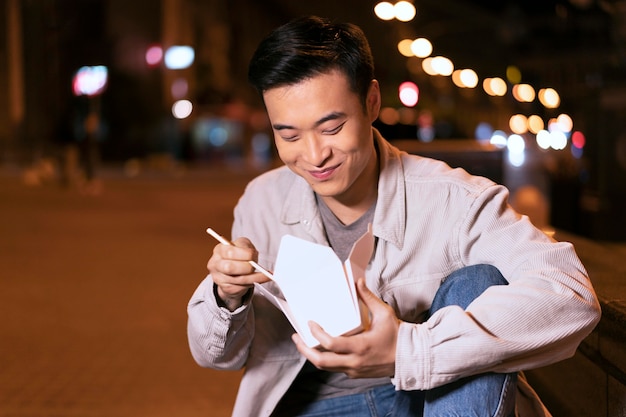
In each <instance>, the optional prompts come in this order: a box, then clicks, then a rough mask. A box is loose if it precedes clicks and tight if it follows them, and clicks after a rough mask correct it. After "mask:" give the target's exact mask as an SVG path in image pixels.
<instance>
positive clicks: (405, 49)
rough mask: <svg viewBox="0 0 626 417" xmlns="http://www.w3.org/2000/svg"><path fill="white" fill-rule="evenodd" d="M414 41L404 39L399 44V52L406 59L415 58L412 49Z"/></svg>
mask: <svg viewBox="0 0 626 417" xmlns="http://www.w3.org/2000/svg"><path fill="white" fill-rule="evenodd" d="M411 45H413V41H412V40H411V39H402V40H401V41H400V42H398V51H399V52H400V53H401V54H402V55H404V56H405V57H407V58H408V57H411V56H413V49H412V48H411Z"/></svg>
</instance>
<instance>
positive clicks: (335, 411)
mask: <svg viewBox="0 0 626 417" xmlns="http://www.w3.org/2000/svg"><path fill="white" fill-rule="evenodd" d="M507 284H508V282H507V281H506V280H505V279H504V277H503V276H502V274H501V273H500V271H498V270H497V269H496V268H495V267H493V266H489V265H476V266H470V267H466V268H463V269H460V270H458V271H456V272H454V273H452V274H451V275H450V276H449V277H447V278H446V279H445V281H444V282H443V283H442V285H441V287H440V288H439V290H438V291H437V294H436V295H435V298H434V300H433V304H432V306H431V308H430V314H432V313H434V312H435V311H437V310H439V309H440V308H442V307H445V306H448V305H458V306H461V307H463V308H466V307H467V306H468V305H469V304H470V303H471V302H472V301H473V300H474V299H475V298H476V297H478V296H479V295H480V294H482V293H483V292H484V291H485V290H486V289H487V288H488V287H491V286H493V285H507ZM516 387H517V374H516V373H512V374H496V373H486V374H480V375H475V376H471V377H467V378H463V379H460V380H457V381H455V382H452V383H450V384H447V385H444V386H441V387H438V388H434V389H432V390H429V391H395V388H394V387H393V385H391V384H389V385H385V386H381V387H377V388H374V389H371V390H369V391H366V392H364V393H360V394H353V395H346V396H343V397H336V398H329V399H325V400H321V401H316V402H313V403H311V404H309V405H307V406H305V407H304V409H303V411H302V413H300V414H298V416H300V417H364V416H365V417H366V416H371V417H405V416H406V417H408V416H424V417H444V416H445V417H453V416H459V417H486V416H489V417H492V416H493V417H510V416H513V415H514V412H515V411H514V409H515V395H516Z"/></svg>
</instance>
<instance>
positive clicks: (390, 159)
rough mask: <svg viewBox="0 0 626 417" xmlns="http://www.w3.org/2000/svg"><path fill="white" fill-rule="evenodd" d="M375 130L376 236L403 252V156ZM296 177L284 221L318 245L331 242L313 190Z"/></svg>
mask: <svg viewBox="0 0 626 417" xmlns="http://www.w3.org/2000/svg"><path fill="white" fill-rule="evenodd" d="M373 130H374V140H375V141H376V148H377V150H378V158H379V163H380V173H379V178H378V198H377V201H376V213H375V214H374V225H373V232H374V236H376V237H378V238H380V239H383V240H386V241H388V242H390V243H392V244H393V245H395V246H396V247H398V248H399V249H401V248H402V246H403V244H404V233H405V225H406V194H405V187H404V173H403V168H402V160H401V155H402V153H401V152H400V150H398V149H397V148H396V147H394V146H393V145H391V144H390V143H389V142H387V141H386V140H385V139H384V138H383V137H382V136H381V134H380V133H379V132H378V130H376V129H375V128H373ZM292 176H293V181H292V182H291V184H290V185H289V186H288V191H287V194H286V195H287V196H293V197H294V198H287V199H286V200H285V203H284V204H283V207H282V212H281V215H280V218H281V221H282V222H283V223H284V224H291V225H293V224H297V223H300V224H301V225H302V226H303V227H304V229H305V230H306V231H307V232H308V233H309V234H310V235H311V236H312V237H313V238H314V239H315V241H316V242H318V243H327V242H326V236H325V233H324V226H323V224H322V219H321V216H320V213H319V210H318V208H317V202H316V201H315V194H314V193H313V190H312V189H311V187H310V186H309V184H308V183H307V182H306V181H305V180H304V179H303V178H301V177H300V176H298V175H295V174H292Z"/></svg>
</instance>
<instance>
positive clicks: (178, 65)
mask: <svg viewBox="0 0 626 417" xmlns="http://www.w3.org/2000/svg"><path fill="white" fill-rule="evenodd" d="M194 59H195V52H194V49H193V48H192V47H191V46H179V45H177V46H171V47H169V48H168V49H167V51H165V66H166V67H167V68H168V69H185V68H189V67H190V66H191V64H193V61H194Z"/></svg>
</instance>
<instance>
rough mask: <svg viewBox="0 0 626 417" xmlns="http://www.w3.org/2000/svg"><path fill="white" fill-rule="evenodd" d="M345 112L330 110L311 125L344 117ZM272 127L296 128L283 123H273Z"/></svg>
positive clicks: (315, 125)
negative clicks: (330, 111)
mask: <svg viewBox="0 0 626 417" xmlns="http://www.w3.org/2000/svg"><path fill="white" fill-rule="evenodd" d="M345 115H346V114H345V113H343V112H332V113H329V114H327V115H326V116H324V117H322V118H321V119H319V120H318V121H316V122H315V123H314V124H313V127H318V126H320V125H322V124H324V123H326V122H328V121H329V120H337V119H339V118H341V117H344V116H345ZM272 127H273V128H274V130H290V129H296V128H295V127H294V126H290V125H284V124H280V123H277V124H273V125H272Z"/></svg>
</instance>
